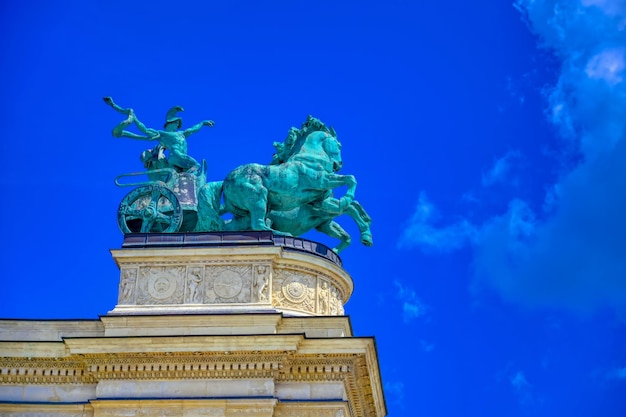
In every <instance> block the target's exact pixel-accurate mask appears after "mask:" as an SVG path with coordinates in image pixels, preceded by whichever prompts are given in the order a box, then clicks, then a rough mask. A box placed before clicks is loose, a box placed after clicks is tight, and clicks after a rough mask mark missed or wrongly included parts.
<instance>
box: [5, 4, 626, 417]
mask: <svg viewBox="0 0 626 417" xmlns="http://www.w3.org/2000/svg"><path fill="white" fill-rule="evenodd" d="M336 3H338V4H336ZM0 20H1V21H2V25H1V26H0V27H1V28H2V29H0V30H1V31H2V36H3V39H5V42H4V43H3V45H4V47H3V48H2V53H1V54H0V59H1V68H2V71H3V77H2V81H0V85H1V89H2V97H3V100H2V109H1V110H2V111H1V113H0V117H1V121H2V126H3V128H4V131H5V135H6V139H5V140H4V141H3V144H4V150H3V154H4V158H3V163H2V164H1V168H0V169H1V170H2V172H1V174H2V175H1V176H0V192H2V195H3V199H2V201H3V204H2V211H1V213H0V214H1V215H0V222H1V223H0V225H1V228H2V231H3V233H2V235H3V237H4V238H3V239H2V240H1V243H0V253H2V259H3V261H4V262H3V269H2V287H3V290H2V294H3V297H2V298H3V301H2V302H1V303H0V317H9V318H91V319H95V318H97V317H98V315H102V314H106V312H107V311H109V310H111V309H112V308H113V307H114V306H115V303H116V297H117V284H118V278H119V276H118V272H117V268H116V266H115V264H114V262H113V260H112V259H111V257H110V254H109V253H108V250H109V249H110V248H118V247H120V244H121V240H122V235H121V233H120V232H119V230H118V229H117V224H116V210H117V206H118V204H119V202H120V201H121V199H122V198H123V197H124V195H125V193H126V192H127V190H125V189H120V188H117V187H116V186H115V185H114V184H113V179H114V178H115V176H117V175H119V174H121V173H126V172H133V171H137V170H140V169H141V164H140V162H139V159H138V156H139V154H140V153H141V151H143V150H144V149H145V148H146V143H144V142H139V141H132V140H130V139H116V138H114V137H112V136H111V129H112V128H113V126H115V125H116V124H117V123H118V122H119V121H120V115H119V114H117V113H115V112H114V111H112V110H111V109H110V108H108V107H107V106H105V105H104V103H103V102H102V97H103V96H105V95H111V96H113V97H114V99H115V100H116V101H117V102H118V103H119V104H120V105H122V106H129V107H133V108H134V109H135V111H136V113H137V115H138V117H139V118H140V119H141V120H142V121H144V122H145V123H146V124H147V125H148V126H155V127H159V126H160V125H162V123H163V120H164V117H165V112H166V111H167V109H169V108H170V107H171V106H173V105H181V106H183V107H184V108H185V112H184V113H183V114H182V116H183V121H184V124H185V126H190V125H191V124H194V123H196V122H199V121H201V120H204V119H212V120H214V121H215V123H216V124H215V127H214V128H213V129H206V130H203V131H201V132H200V133H198V134H197V135H194V136H193V137H191V138H190V139H189V153H190V154H191V155H192V156H194V157H195V158H196V159H202V158H204V159H206V160H207V162H208V166H209V171H208V177H209V179H210V180H221V179H223V178H224V177H225V176H226V174H227V173H228V172H229V171H230V170H232V169H233V168H235V167H236V166H238V165H240V164H244V163H248V162H261V163H266V162H269V161H270V159H271V155H272V153H273V150H274V149H273V147H272V142H274V141H277V140H282V139H284V137H285V135H286V133H287V131H288V129H289V127H291V126H299V125H300V124H301V123H302V122H303V121H304V120H305V119H306V116H307V115H308V114H312V115H314V116H316V117H318V118H320V119H321V120H323V121H324V122H326V123H327V124H330V125H333V126H334V127H335V129H336V131H337V133H338V135H339V139H340V140H341V142H342V144H343V159H344V166H343V168H342V172H343V173H346V174H353V175H355V176H356V178H357V180H358V181H359V186H358V189H357V199H358V200H359V201H360V202H361V203H362V204H363V206H364V207H365V208H366V210H367V211H368V212H369V214H370V215H371V217H372V218H373V219H374V223H373V225H372V230H373V234H374V241H375V246H374V247H372V248H366V247H363V246H361V245H359V244H358V243H354V244H353V245H352V246H351V247H350V248H348V249H347V250H346V251H345V252H344V253H343V254H342V258H343V261H344V266H345V269H346V270H347V271H348V272H349V273H350V274H351V275H352V277H353V279H354V282H355V291H354V294H353V296H352V298H351V299H350V301H349V303H348V304H347V305H346V311H347V313H348V314H349V315H350V317H351V320H352V323H353V328H354V332H355V333H356V334H357V335H359V336H369V335H374V336H376V340H377V346H378V351H379V360H380V367H381V372H382V375H383V382H384V387H385V393H386V398H387V405H388V410H389V415H390V416H393V417H402V416H420V415H421V416H433V417H435V416H481V417H482V416H555V415H563V416H564V415H567V416H603V417H611V416H623V415H625V414H626V400H625V398H626V216H625V214H624V213H626V191H625V190H626V164H625V163H624V161H625V160H626V137H625V136H626V117H624V109H626V80H625V79H624V77H626V32H625V28H626V2H625V1H623V0H612V1H611V0H519V1H505V2H497V1H486V0H476V1H473V2H462V1H456V0H454V1H451V2H446V3H441V2H439V3H438V2H410V1H393V0H392V1H386V2H367V1H365V2H350V1H347V2H325V1H317V2H287V1H284V2H279V1H276V2H262V3H261V2H245V1H231V2H220V3H217V2H185V1H180V2H176V3H172V2H161V1H152V2H126V1H114V0H109V1H92V2H83V1H62V2H44V1H40V2H37V1H32V2H29V4H28V5H26V4H22V3H18V2H11V3H7V4H4V5H3V6H2V13H1V14H0ZM339 221H340V223H341V224H342V225H344V226H345V227H346V228H347V229H348V230H349V231H350V232H351V233H353V234H354V235H355V236H356V235H358V231H357V228H356V226H355V225H354V224H352V223H351V220H350V219H349V218H340V219H339ZM307 237H308V238H310V239H313V240H318V241H322V242H324V243H326V244H329V245H333V244H334V242H333V241H332V240H330V239H328V238H326V237H325V236H321V235H319V234H316V233H311V234H309V235H307Z"/></svg>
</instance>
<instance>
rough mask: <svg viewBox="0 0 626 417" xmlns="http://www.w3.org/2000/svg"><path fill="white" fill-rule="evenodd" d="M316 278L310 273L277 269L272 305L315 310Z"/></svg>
mask: <svg viewBox="0 0 626 417" xmlns="http://www.w3.org/2000/svg"><path fill="white" fill-rule="evenodd" d="M316 286H317V278H316V277H315V276H313V275H311V274H308V273H305V272H300V271H293V270H286V269H282V270H278V271H276V272H275V274H274V283H273V287H274V292H273V296H274V303H273V304H274V305H276V306H281V307H289V308H295V309H298V310H304V311H308V312H311V313H314V312H315V307H316V301H315V289H316Z"/></svg>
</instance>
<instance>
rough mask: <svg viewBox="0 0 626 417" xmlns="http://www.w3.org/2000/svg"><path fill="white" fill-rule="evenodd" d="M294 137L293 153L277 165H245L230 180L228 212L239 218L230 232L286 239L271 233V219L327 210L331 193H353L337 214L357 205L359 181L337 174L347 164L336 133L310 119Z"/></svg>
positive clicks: (289, 151)
mask: <svg viewBox="0 0 626 417" xmlns="http://www.w3.org/2000/svg"><path fill="white" fill-rule="evenodd" d="M290 134H291V132H290ZM291 136H292V139H293V140H292V141H291V142H290V144H289V149H283V151H284V152H283V154H284V155H283V156H282V157H281V158H280V159H279V160H278V161H276V160H275V161H274V162H275V163H273V164H270V165H261V164H247V165H242V166H240V167H238V168H236V169H235V170H234V171H232V172H230V173H229V174H228V175H227V176H226V178H225V179H224V182H223V198H224V211H225V212H229V213H232V214H233V219H232V221H231V222H230V227H233V228H234V230H271V231H274V232H278V233H280V232H281V231H280V230H279V229H277V228H272V227H271V219H268V214H269V213H271V212H272V211H276V212H287V211H290V210H295V209H298V208H300V207H302V206H305V205H307V204H311V203H319V204H322V202H323V201H324V200H325V199H327V197H328V192H329V191H332V190H333V189H335V188H338V187H341V186H344V185H345V186H347V191H346V193H345V195H344V196H343V197H341V198H339V199H336V200H337V212H344V211H345V210H347V209H348V207H349V206H350V204H351V203H352V202H353V201H354V195H355V191H356V185H357V183H356V179H355V178H354V176H352V175H340V174H337V171H339V169H340V168H341V166H342V164H343V162H342V160H341V144H340V143H339V141H338V140H337V136H336V134H335V132H334V130H332V129H328V128H326V126H325V125H324V124H323V123H322V122H321V121H319V120H318V119H315V118H313V117H311V116H309V118H308V119H307V122H305V124H304V125H303V128H302V129H300V130H299V131H297V132H295V133H293V134H292V135H291ZM277 149H278V148H277ZM348 210H349V209H348ZM266 220H267V221H266ZM246 222H247V223H248V224H247V225H246V224H245V223H246ZM230 227H227V230H228V229H229V228H230ZM289 233H291V232H289Z"/></svg>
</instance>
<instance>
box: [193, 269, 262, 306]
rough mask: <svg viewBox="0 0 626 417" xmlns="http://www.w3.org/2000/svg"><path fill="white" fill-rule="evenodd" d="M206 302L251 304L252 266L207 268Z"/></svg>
mask: <svg viewBox="0 0 626 417" xmlns="http://www.w3.org/2000/svg"><path fill="white" fill-rule="evenodd" d="M204 287H205V295H204V301H205V302H207V303H211V304H219V303H249V302H251V296H250V294H251V289H252V266H250V265H232V266H212V267H207V268H206V279H205V285H204Z"/></svg>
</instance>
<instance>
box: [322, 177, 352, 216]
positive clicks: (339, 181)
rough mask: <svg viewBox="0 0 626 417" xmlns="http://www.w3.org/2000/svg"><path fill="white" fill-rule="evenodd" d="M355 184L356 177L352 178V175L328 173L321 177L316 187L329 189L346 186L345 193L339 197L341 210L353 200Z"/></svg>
mask: <svg viewBox="0 0 626 417" xmlns="http://www.w3.org/2000/svg"><path fill="white" fill-rule="evenodd" d="M356 184H357V183H356V178H354V175H339V174H334V173H329V174H326V175H325V176H323V177H322V179H321V181H320V183H319V185H318V187H319V189H322V190H331V189H335V188H337V187H341V186H343V185H346V186H348V189H347V190H346V194H345V195H344V196H343V197H341V198H340V199H339V211H343V210H345V209H346V207H347V206H349V205H350V204H351V203H352V201H354V195H355V194H356Z"/></svg>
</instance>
